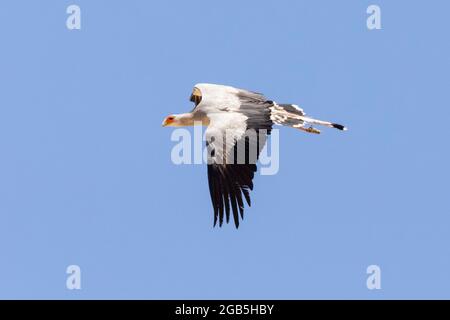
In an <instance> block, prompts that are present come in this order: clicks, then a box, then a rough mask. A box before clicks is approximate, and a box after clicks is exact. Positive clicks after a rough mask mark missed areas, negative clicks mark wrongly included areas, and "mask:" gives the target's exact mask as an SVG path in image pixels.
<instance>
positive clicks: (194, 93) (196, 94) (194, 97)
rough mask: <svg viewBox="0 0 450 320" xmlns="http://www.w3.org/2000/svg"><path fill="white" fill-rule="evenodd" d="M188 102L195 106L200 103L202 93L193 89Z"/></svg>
mask: <svg viewBox="0 0 450 320" xmlns="http://www.w3.org/2000/svg"><path fill="white" fill-rule="evenodd" d="M190 100H191V101H192V102H194V103H195V105H196V106H197V105H198V104H199V103H200V102H201V101H202V92H201V91H200V90H199V89H198V88H194V90H193V91H192V95H191V99H190Z"/></svg>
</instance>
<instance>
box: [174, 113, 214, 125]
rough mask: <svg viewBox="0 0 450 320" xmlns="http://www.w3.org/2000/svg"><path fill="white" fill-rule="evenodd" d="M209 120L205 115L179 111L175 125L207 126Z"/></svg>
mask: <svg viewBox="0 0 450 320" xmlns="http://www.w3.org/2000/svg"><path fill="white" fill-rule="evenodd" d="M208 124H209V120H208V118H207V117H206V116H201V115H196V114H193V113H181V114H178V115H177V126H180V127H191V126H195V125H203V126H207V125H208Z"/></svg>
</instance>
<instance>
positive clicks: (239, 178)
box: [206, 91, 272, 228]
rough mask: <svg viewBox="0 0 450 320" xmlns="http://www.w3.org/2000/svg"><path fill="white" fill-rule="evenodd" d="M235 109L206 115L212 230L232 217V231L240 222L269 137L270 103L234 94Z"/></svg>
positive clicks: (245, 95) (256, 96)
mask: <svg viewBox="0 0 450 320" xmlns="http://www.w3.org/2000/svg"><path fill="white" fill-rule="evenodd" d="M236 97H237V99H238V101H239V106H238V107H237V106H234V107H230V108H221V109H220V110H216V111H215V112H209V113H208V118H209V120H210V124H209V126H208V129H207V130H206V140H207V150H208V182H209V190H210V195H211V201H212V204H213V208H214V226H215V225H216V224H217V221H219V226H222V224H223V221H224V217H225V219H226V222H227V223H228V222H229V220H230V214H231V213H233V218H234V223H235V225H236V228H238V227H239V215H240V217H241V219H243V218H244V200H243V199H245V201H246V202H247V204H248V205H249V206H250V205H251V201H250V191H251V190H253V178H254V175H255V172H256V171H257V166H256V162H257V160H258V158H259V154H260V152H261V150H262V149H263V147H264V145H265V143H266V138H267V135H269V134H270V131H271V128H272V121H271V119H270V109H269V107H270V106H271V105H272V103H271V102H270V101H265V99H264V97H263V96H261V95H259V94H255V93H252V92H247V91H239V92H238V93H237V94H236Z"/></svg>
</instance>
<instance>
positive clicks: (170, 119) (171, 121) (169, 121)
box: [162, 114, 178, 127]
mask: <svg viewBox="0 0 450 320" xmlns="http://www.w3.org/2000/svg"><path fill="white" fill-rule="evenodd" d="M177 122H178V119H177V115H176V114H171V115H168V116H167V117H165V118H164V121H163V123H162V126H163V127H174V126H176V125H177Z"/></svg>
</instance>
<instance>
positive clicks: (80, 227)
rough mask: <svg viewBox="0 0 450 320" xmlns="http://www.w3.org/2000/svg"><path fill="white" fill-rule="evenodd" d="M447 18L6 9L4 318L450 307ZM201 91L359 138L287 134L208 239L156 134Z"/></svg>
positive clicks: (193, 196)
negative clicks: (176, 304)
mask: <svg viewBox="0 0 450 320" xmlns="http://www.w3.org/2000/svg"><path fill="white" fill-rule="evenodd" d="M70 4H77V5H79V6H80V7H81V19H82V22H81V23H82V28H81V30H73V31H69V30H68V29H67V28H66V25H65V21H66V18H67V14H66V8H67V6H68V5H70ZM370 4H377V5H379V6H380V7H381V13H382V30H373V31H369V30H368V29H367V27H366V18H367V14H366V9H367V7H368V6H369V5H370ZM449 11H450V4H449V3H448V1H432V2H427V1H414V2H411V1H345V2H344V1H341V2H340V3H338V1H331V0H330V1H271V2H269V1H245V2H244V1H237V0H233V1H226V2H224V1H220V2H219V1H189V2H186V1H170V2H169V1H159V2H156V1H143V0H142V1H137V0H135V1H106V0H104V1H83V0H77V1H60V0H58V1H56V0H54V1H50V0H47V1H39V2H38V1H23V0H20V1H2V2H1V3H0V34H1V39H2V46H1V47H2V49H1V51H0V57H1V59H0V60H1V63H0V66H1V68H0V85H1V88H2V90H1V94H0V150H1V157H0V252H1V258H0V298H44V299H45V298H60V299H80V298H85V299H92V298H136V299H182V298H190V299H196V298H204V299H215V298H255V299H258V298H267V299H301V298H325V299H329V298H344V299H345V298H362V299H380V298H388V299H390V298H450V294H449V292H450V275H449V272H448V270H450V247H449V245H448V244H449V242H450V210H449V209H450V206H449V200H448V181H449V178H450V177H449V170H448V163H449V162H450V159H449V158H450V152H449V149H448V119H449V118H450V111H449V97H448V91H449V88H450V80H449V74H450V44H449V41H448V31H449V26H448V12H449ZM198 82H212V83H223V84H229V85H234V86H237V87H243V88H248V89H252V90H256V91H260V92H263V93H265V95H266V96H268V97H270V98H271V99H274V100H277V101H280V102H290V103H297V104H299V105H301V106H302V107H303V108H304V109H305V110H306V111H307V113H308V114H310V115H313V116H316V117H318V118H324V119H330V120H334V121H336V122H341V123H344V124H346V125H347V126H348V127H349V129H350V130H349V131H348V132H346V133H341V132H338V131H336V130H325V132H324V133H323V135H321V136H311V135H306V134H304V133H302V132H298V131H296V130H292V129H288V128H286V129H283V130H281V132H280V140H281V145H280V171H279V173H278V174H277V175H274V176H259V175H258V176H257V177H256V179H255V190H254V192H253V194H252V199H253V206H252V207H251V208H250V209H247V210H246V217H245V220H244V222H243V223H242V225H241V228H240V229H239V230H235V229H234V227H233V225H227V226H225V227H223V228H222V229H219V228H212V221H213V220H212V219H213V217H212V210H211V204H210V199H209V192H208V185H207V180H206V168H205V167H204V166H203V165H190V166H189V165H186V166H175V165H174V164H173V163H172V162H171V159H170V151H171V148H172V147H173V145H174V143H173V142H171V141H170V135H171V132H172V130H171V129H170V128H161V121H162V119H163V117H164V116H166V115H167V114H169V113H174V112H186V111H189V110H190V109H191V107H192V106H191V103H190V102H189V101H188V100H187V98H188V97H189V94H190V91H191V88H192V86H193V85H194V84H195V83H198ZM72 264H76V265H79V266H80V267H81V270H82V278H81V279H82V289H81V290H72V291H70V290H67V289H66V277H67V275H66V273H65V271H66V267H67V266H68V265H72ZM372 264H376V265H379V266H380V267H381V270H382V280H381V282H382V289H381V290H368V289H367V288H366V278H367V275H366V268H367V266H369V265H372Z"/></svg>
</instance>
